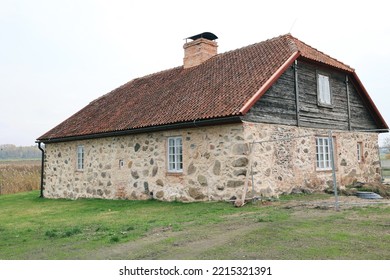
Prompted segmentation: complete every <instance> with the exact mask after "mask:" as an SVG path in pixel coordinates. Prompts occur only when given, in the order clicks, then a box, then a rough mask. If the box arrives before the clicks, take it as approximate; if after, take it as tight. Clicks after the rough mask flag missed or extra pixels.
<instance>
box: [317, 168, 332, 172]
mask: <svg viewBox="0 0 390 280" xmlns="http://www.w3.org/2000/svg"><path fill="white" fill-rule="evenodd" d="M316 171H317V172H332V168H323V169H321V168H317V169H316Z"/></svg>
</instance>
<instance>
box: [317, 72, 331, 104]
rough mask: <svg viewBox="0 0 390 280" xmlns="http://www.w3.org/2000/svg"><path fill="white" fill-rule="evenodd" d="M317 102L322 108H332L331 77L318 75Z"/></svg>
mask: <svg viewBox="0 0 390 280" xmlns="http://www.w3.org/2000/svg"><path fill="white" fill-rule="evenodd" d="M317 102H318V105H320V106H328V107H330V106H332V90H331V86H330V76H329V75H326V74H324V73H317Z"/></svg>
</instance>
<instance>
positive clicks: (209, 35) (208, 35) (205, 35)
mask: <svg viewBox="0 0 390 280" xmlns="http://www.w3.org/2000/svg"><path fill="white" fill-rule="evenodd" d="M199 38H205V39H207V40H215V39H218V37H217V36H216V35H215V34H213V33H211V32H203V33H200V34H197V35H194V36H191V37H188V38H186V39H191V40H196V39H199Z"/></svg>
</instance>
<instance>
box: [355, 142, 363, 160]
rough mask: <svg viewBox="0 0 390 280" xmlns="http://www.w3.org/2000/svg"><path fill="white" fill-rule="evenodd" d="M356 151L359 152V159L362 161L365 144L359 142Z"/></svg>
mask: <svg viewBox="0 0 390 280" xmlns="http://www.w3.org/2000/svg"><path fill="white" fill-rule="evenodd" d="M356 152H357V161H358V162H362V159H363V158H362V155H363V144H362V142H358V143H357V145H356Z"/></svg>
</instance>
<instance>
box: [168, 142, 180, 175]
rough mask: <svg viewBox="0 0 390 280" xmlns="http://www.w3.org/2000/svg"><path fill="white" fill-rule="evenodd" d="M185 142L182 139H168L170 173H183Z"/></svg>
mask: <svg viewBox="0 0 390 280" xmlns="http://www.w3.org/2000/svg"><path fill="white" fill-rule="evenodd" d="M182 144H183V141H182V138H181V137H169V138H168V171H169V172H183V145H182Z"/></svg>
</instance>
